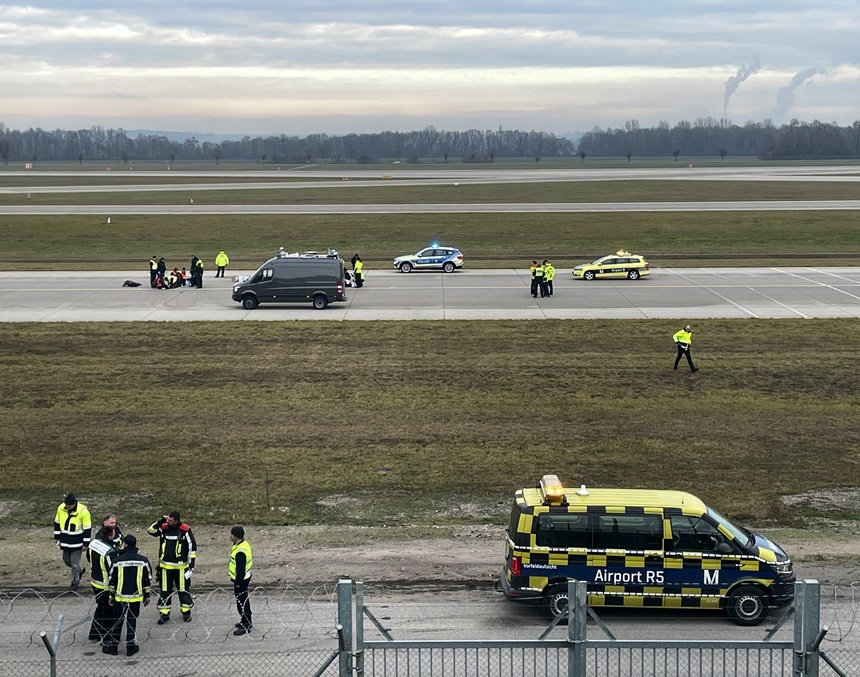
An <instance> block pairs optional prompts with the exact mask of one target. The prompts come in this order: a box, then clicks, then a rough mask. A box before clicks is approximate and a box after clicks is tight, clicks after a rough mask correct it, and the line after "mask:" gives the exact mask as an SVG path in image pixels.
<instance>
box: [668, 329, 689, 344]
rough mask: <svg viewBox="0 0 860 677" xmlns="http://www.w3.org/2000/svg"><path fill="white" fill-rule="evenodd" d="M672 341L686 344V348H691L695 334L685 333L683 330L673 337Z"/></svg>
mask: <svg viewBox="0 0 860 677" xmlns="http://www.w3.org/2000/svg"><path fill="white" fill-rule="evenodd" d="M672 340H673V341H674V342H675V343H682V344H684V347H686V346H689V345H690V344H691V343H692V342H693V332H690V331H684V330H683V329H681V330H680V331H678V332H676V333H675V335H674V336H673V337H672Z"/></svg>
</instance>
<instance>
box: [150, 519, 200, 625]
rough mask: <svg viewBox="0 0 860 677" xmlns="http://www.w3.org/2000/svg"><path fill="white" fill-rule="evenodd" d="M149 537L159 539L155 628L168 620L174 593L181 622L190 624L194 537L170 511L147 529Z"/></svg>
mask: <svg viewBox="0 0 860 677" xmlns="http://www.w3.org/2000/svg"><path fill="white" fill-rule="evenodd" d="M149 535H150V536H155V537H156V538H159V539H161V544H160V547H159V549H158V580H159V581H160V583H161V585H160V589H159V595H158V613H159V617H158V624H159V625H164V624H165V623H167V621H169V620H170V601H171V598H172V595H173V590H174V589H175V590H176V591H177V593H178V595H179V609H180V610H181V611H182V620H184V621H185V622H186V623H187V622H188V621H190V620H191V609H192V607H193V606H194V600H193V599H192V598H191V573H192V572H193V571H194V562H195V561H196V559H197V541H195V540H194V534H193V533H192V531H191V527H189V526H188V525H187V524H185V522H183V521H182V519H181V518H180V516H179V513H178V512H177V511H176V510H174V511H173V512H171V513H170V514H169V515H165V516H164V517H162V518H161V519H160V520H158V521H157V522H153V524H152V526H151V527H149Z"/></svg>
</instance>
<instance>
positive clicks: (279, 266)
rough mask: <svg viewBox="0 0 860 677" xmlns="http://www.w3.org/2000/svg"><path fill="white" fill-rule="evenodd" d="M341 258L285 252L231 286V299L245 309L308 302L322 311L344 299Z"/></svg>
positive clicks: (331, 255) (329, 255) (338, 256)
mask: <svg viewBox="0 0 860 677" xmlns="http://www.w3.org/2000/svg"><path fill="white" fill-rule="evenodd" d="M344 289H345V287H344V276H343V259H342V258H340V255H338V254H337V253H331V254H327V255H323V254H301V255H289V256H285V257H282V258H279V257H276V258H273V259H269V260H268V261H266V262H265V263H264V264H263V265H262V266H260V268H259V269H258V270H257V272H255V273H254V274H253V275H251V277H249V278H248V279H247V280H245V281H243V282H238V283H236V284H234V285H233V300H234V301H238V302H240V303H241V304H242V306H243V307H244V308H245V309H246V310H253V309H254V308H256V307H257V306H258V305H260V304H261V303H293V302H297V301H299V302H301V301H310V302H311V303H313V306H314V308H316V309H318V310H322V309H323V308H325V307H326V306H327V305H328V304H329V303H332V302H334V301H346V293H345V291H344Z"/></svg>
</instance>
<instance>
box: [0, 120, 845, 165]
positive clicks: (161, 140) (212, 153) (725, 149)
mask: <svg viewBox="0 0 860 677" xmlns="http://www.w3.org/2000/svg"><path fill="white" fill-rule="evenodd" d="M574 155H579V157H580V158H581V159H582V161H583V162H585V160H586V158H589V157H626V158H627V160H628V161H630V160H631V159H632V158H633V157H634V156H635V157H673V158H674V159H675V160H676V161H677V159H678V157H684V158H687V157H697V156H715V155H720V156H722V157H725V156H726V155H729V156H754V157H759V158H762V159H765V160H782V159H797V160H801V159H838V158H857V157H860V120H857V121H855V122H854V123H853V124H852V125H851V126H848V127H840V126H839V125H837V124H835V123H826V122H819V121H818V120H815V121H813V122H811V123H807V122H798V121H797V120H792V121H791V122H790V123H788V124H785V125H782V126H780V127H777V126H775V125H774V124H773V123H772V122H771V121H770V120H765V121H764V122H747V123H745V124H744V125H743V126H739V125H735V124H732V123H731V121H729V120H725V119H722V120H717V119H714V118H710V117H708V118H697V119H696V120H694V121H693V122H689V121H687V120H681V121H680V122H678V123H677V124H676V125H675V126H674V127H670V126H669V123H668V122H660V123H659V124H658V125H657V126H656V127H648V128H644V127H641V126H640V125H639V122H638V121H637V120H628V121H627V122H626V123H625V124H624V127H623V128H618V129H613V128H611V127H609V128H606V129H602V128H600V127H595V128H594V129H592V130H591V131H590V132H588V133H586V134H584V135H583V136H582V137H581V138H580V139H579V143H578V144H575V143H574V142H573V141H571V140H569V139H565V138H562V137H557V136H556V135H554V134H551V133H548V132H535V131H529V132H525V131H519V130H504V129H502V128H501V127H499V129H498V130H495V131H494V130H487V131H480V130H477V129H470V130H468V131H464V132H449V131H444V130H437V129H436V128H435V127H432V126H431V127H427V128H425V129H423V130H421V131H416V132H379V133H375V134H346V135H344V136H329V135H327V134H311V135H309V136H305V137H298V136H287V135H285V134H281V135H280V136H265V137H263V136H257V137H251V136H246V137H244V138H243V139H242V140H240V141H222V142H220V143H214V142H210V141H203V142H200V141H198V140H197V139H196V138H194V137H191V138H189V139H185V140H184V141H175V140H172V139H169V138H167V137H166V136H163V135H158V134H139V135H136V136H132V137H130V136H129V135H128V134H127V133H126V132H125V130H123V129H122V128H119V129H105V128H103V127H99V126H94V127H90V128H89V129H79V130H63V129H56V130H54V131H47V130H44V129H41V128H36V129H33V128H30V129H26V130H17V129H9V128H7V127H6V126H5V125H4V124H3V123H2V122H0V159H2V160H3V162H4V164H8V162H9V160H18V161H29V162H36V161H39V160H45V161H50V160H64V161H69V160H77V161H78V162H83V161H84V160H90V161H91V160H100V161H108V160H110V161H116V160H122V161H123V162H126V163H128V162H130V161H133V160H148V161H156V160H160V161H166V162H170V163H172V162H175V161H177V160H211V161H214V162H215V163H220V161H221V160H246V161H247V160H253V161H259V162H261V163H264V164H265V163H273V164H311V163H314V162H335V163H346V162H349V163H357V164H369V163H372V162H377V161H379V160H380V159H388V160H390V159H392V158H393V159H394V160H398V161H402V162H407V163H417V162H420V161H426V160H430V159H432V160H437V161H440V160H441V161H443V162H449V161H451V162H469V163H471V162H493V161H494V160H495V158H496V157H515V158H529V159H531V158H534V160H535V161H536V162H539V161H540V159H541V158H542V157H544V158H549V157H570V156H574Z"/></svg>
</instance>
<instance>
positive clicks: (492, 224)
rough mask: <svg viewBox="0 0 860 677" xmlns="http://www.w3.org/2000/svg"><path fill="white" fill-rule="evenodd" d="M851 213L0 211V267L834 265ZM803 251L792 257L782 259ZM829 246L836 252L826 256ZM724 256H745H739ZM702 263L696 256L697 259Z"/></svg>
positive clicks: (855, 215) (847, 252)
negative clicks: (438, 257) (398, 262)
mask: <svg viewBox="0 0 860 677" xmlns="http://www.w3.org/2000/svg"><path fill="white" fill-rule="evenodd" d="M858 232H860V212H857V211H842V212H839V211H823V212H817V211H816V212H803V211H786V212H707V213H706V212H699V213H684V212H669V213H654V212H641V213H617V214H528V213H524V214H405V215H397V214H392V215H389V214H378V215H374V214H367V215H364V214H354V215H312V216H308V215H296V216H266V215H248V216H232V215H223V216H221V215H212V216H177V215H164V216H116V217H114V218H113V219H112V223H111V224H110V225H108V224H106V223H105V217H101V216H80V215H75V216H64V217H53V216H4V217H0V251H2V252H3V256H2V259H0V268H2V269H4V270H22V269H41V270H45V269H49V270H68V269H71V270H74V269H79V270H81V269H82V270H134V269H140V270H142V271H147V270H148V264H147V261H148V260H149V257H150V256H152V255H153V254H157V255H158V256H164V257H165V258H166V260H167V262H168V263H169V264H171V265H173V264H175V263H179V262H182V265H185V262H187V261H188V260H189V259H190V258H191V256H192V255H197V256H200V257H203V258H204V259H205V260H206V261H207V265H209V266H211V262H210V261H209V260H210V259H211V258H213V257H214V256H215V254H216V253H217V252H218V250H219V249H221V248H224V249H225V250H226V251H227V253H228V254H229V255H230V261H231V267H232V268H233V269H234V270H237V269H256V267H257V266H258V265H259V264H261V263H262V262H263V261H265V260H266V259H267V258H268V257H270V256H272V255H273V254H274V252H275V251H277V248H278V247H279V246H284V247H286V248H287V249H289V250H290V251H297V250H300V251H305V250H308V249H313V250H325V249H326V248H327V247H333V248H335V249H338V250H339V251H340V252H341V253H343V254H345V255H346V256H347V257H349V256H351V255H352V253H354V252H359V253H360V254H361V256H362V258H363V259H364V260H365V261H366V262H367V263H368V265H369V266H370V268H388V267H390V266H391V260H392V259H393V258H394V257H395V256H397V255H399V254H406V253H413V252H415V251H418V250H419V249H420V248H421V247H424V246H426V245H427V244H429V243H431V242H433V241H438V242H441V243H443V244H448V245H452V246H456V247H459V248H460V249H461V250H462V251H463V253H464V255H465V259H466V265H467V266H468V267H470V268H482V267H483V268H494V267H517V266H520V267H522V266H524V265H526V264H527V263H528V262H530V261H531V259H533V258H535V257H543V258H552V259H553V261H554V263H555V265H556V267H557V268H558V267H562V268H563V267H570V266H573V265H576V264H577V263H582V262H584V261H589V260H592V259H594V258H596V257H598V256H603V255H605V254H608V253H611V252H614V251H615V250H617V249H618V248H620V247H625V248H627V249H629V250H630V251H631V252H633V253H637V254H643V255H644V256H646V257H647V258H648V259H649V261H650V262H651V263H652V265H655V266H666V265H671V266H679V265H681V266H683V265H697V266H700V265H716V266H719V265H723V266H725V265H732V266H734V265H755V264H768V265H815V264H818V265H821V264H822V263H824V264H827V265H838V264H840V263H845V262H853V263H856V258H854V259H852V258H851V255H853V256H854V257H856V256H857V255H858V254H860V239H858V237H857V233H858ZM794 253H802V254H804V257H803V258H801V259H792V258H786V255H790V254H794ZM833 253H835V254H838V255H841V257H840V256H837V257H836V258H830V257H826V256H824V255H827V254H833ZM733 256H748V257H750V258H749V259H748V260H741V261H738V260H737V259H734V258H731V257H733ZM703 259H704V260H703Z"/></svg>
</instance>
